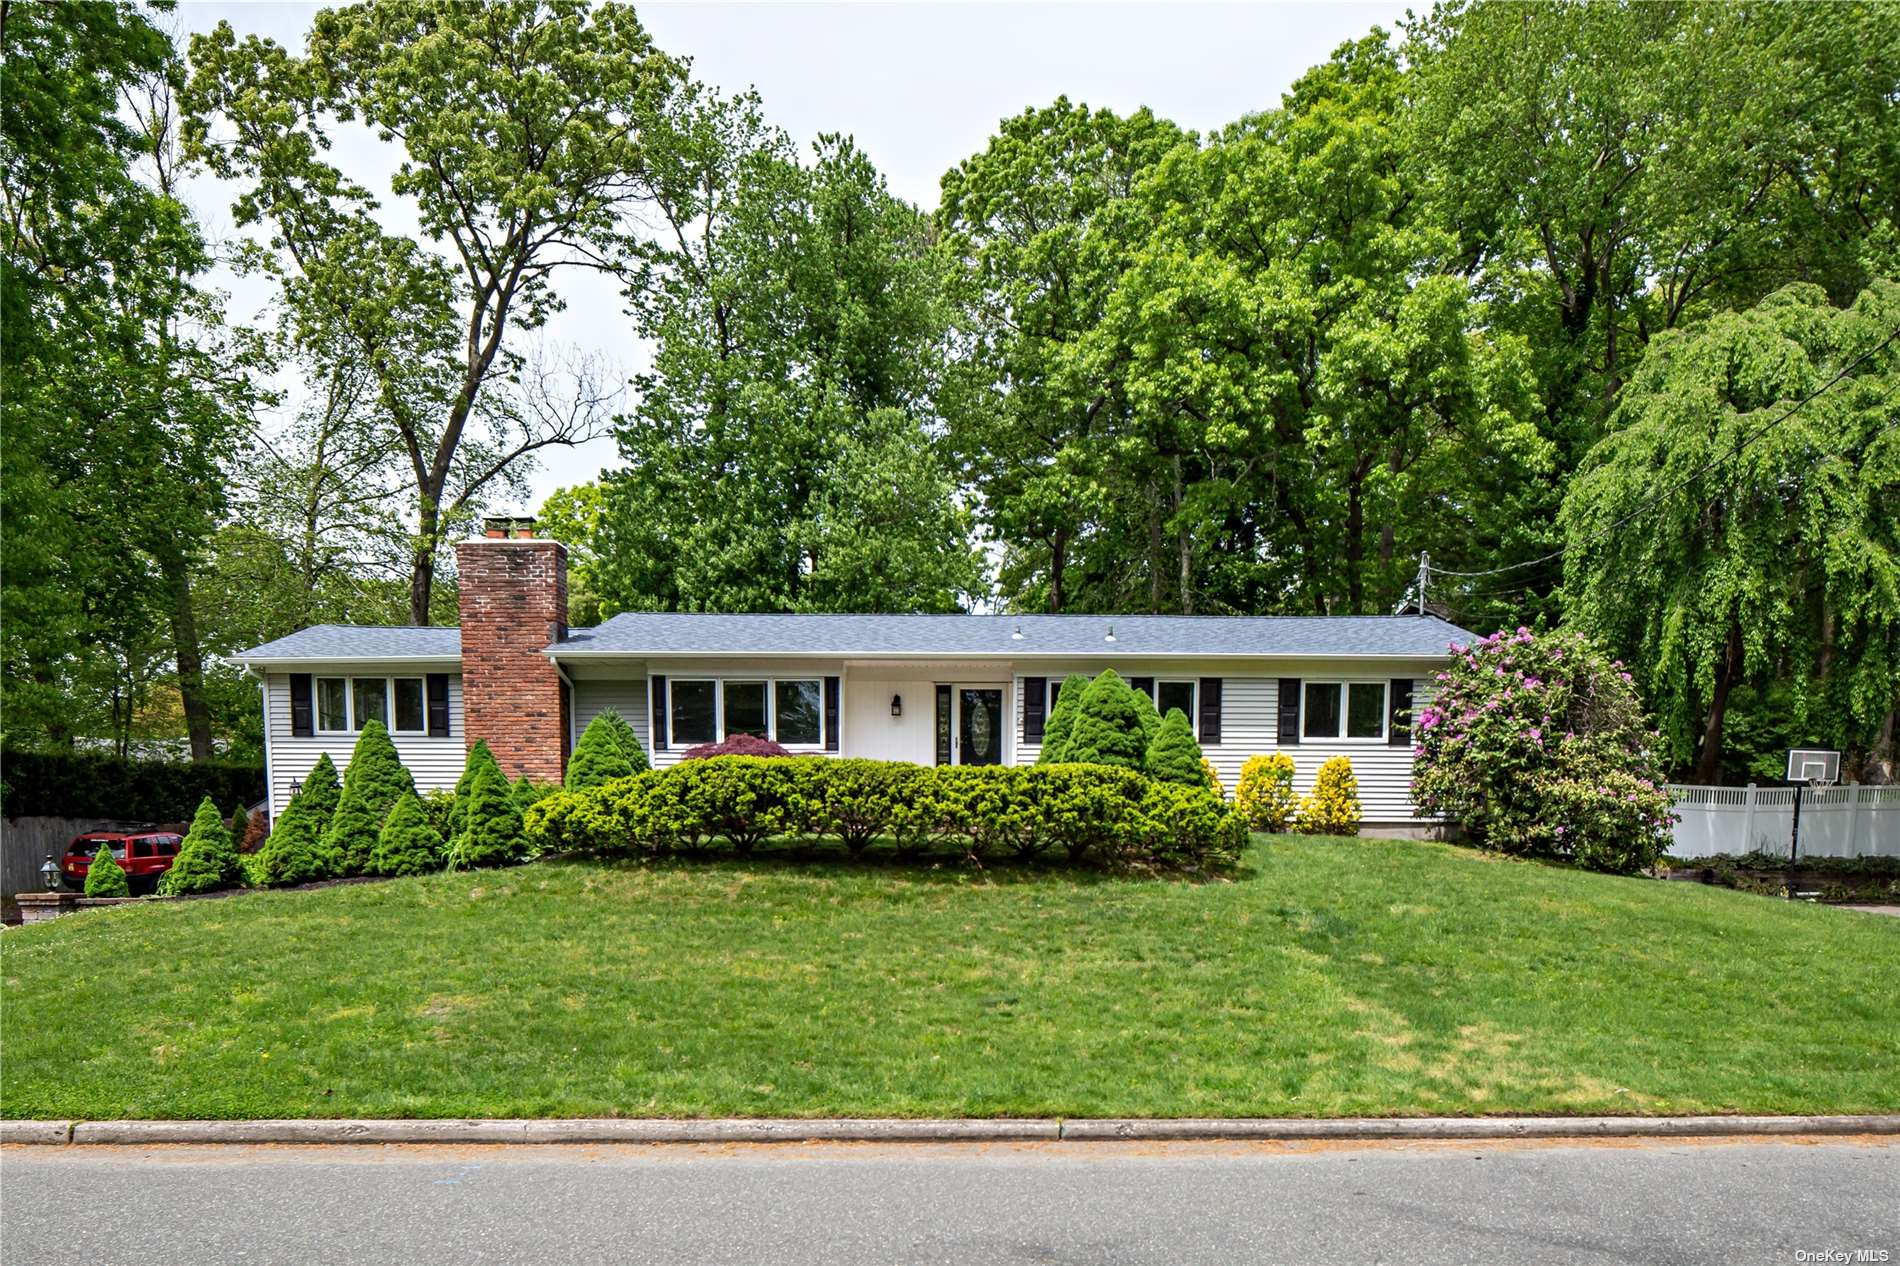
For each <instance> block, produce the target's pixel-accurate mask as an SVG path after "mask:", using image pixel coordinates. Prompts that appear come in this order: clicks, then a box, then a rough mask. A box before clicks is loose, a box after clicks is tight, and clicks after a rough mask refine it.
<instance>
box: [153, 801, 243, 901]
mask: <svg viewBox="0 0 1900 1266" xmlns="http://www.w3.org/2000/svg"><path fill="white" fill-rule="evenodd" d="M243 879H244V865H243V863H242V861H240V860H239V857H238V850H237V841H236V840H234V839H232V838H231V832H230V830H229V828H227V827H226V826H225V824H224V819H223V818H221V817H219V816H218V805H217V802H216V801H214V800H212V798H211V797H210V796H206V797H205V798H204V799H203V800H202V801H200V802H199V805H198V812H197V815H196V816H195V817H193V818H192V820H191V830H189V831H187V832H186V833H185V842H184V843H183V844H182V845H180V846H179V849H178V856H177V857H175V858H173V859H172V864H171V867H170V869H168V870H166V872H165V873H164V874H163V875H161V876H159V880H158V891H159V894H160V895H161V896H168V897H170V896H178V895H181V894H183V893H188V892H214V891H216V890H217V889H219V888H229V887H232V886H234V885H236V884H238V883H241V882H242V881H243Z"/></svg>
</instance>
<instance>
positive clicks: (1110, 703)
mask: <svg viewBox="0 0 1900 1266" xmlns="http://www.w3.org/2000/svg"><path fill="white" fill-rule="evenodd" d="M1148 706H1149V708H1150V710H1152V709H1153V707H1154V705H1153V704H1152V703H1151V704H1149V705H1148ZM1147 752H1148V738H1147V721H1146V718H1145V717H1144V716H1143V714H1142V710H1141V696H1140V695H1139V694H1138V693H1136V691H1135V690H1133V689H1132V688H1131V687H1130V686H1129V685H1128V683H1127V682H1125V681H1123V680H1122V679H1121V677H1119V676H1118V675H1117V674H1116V672H1115V670H1114V669H1112V668H1105V669H1103V670H1102V674H1101V676H1099V677H1097V678H1096V679H1095V680H1094V681H1092V682H1090V683H1089V688H1088V689H1087V690H1085V691H1083V692H1082V700H1081V703H1080V704H1079V705H1078V706H1077V708H1076V710H1075V720H1074V721H1073V722H1071V723H1070V729H1069V742H1068V746H1067V749H1066V750H1065V751H1064V752H1063V757H1062V758H1063V761H1064V762H1065V763H1074V764H1080V765H1115V766H1119V767H1120V768H1122V769H1134V770H1139V769H1140V768H1141V765H1142V758H1143V757H1144V756H1146V755H1147Z"/></svg>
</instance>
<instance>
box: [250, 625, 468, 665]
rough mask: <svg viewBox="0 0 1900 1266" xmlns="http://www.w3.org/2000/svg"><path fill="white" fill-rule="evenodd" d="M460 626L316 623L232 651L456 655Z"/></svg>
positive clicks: (271, 655) (297, 655) (257, 655)
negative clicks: (270, 639)
mask: <svg viewBox="0 0 1900 1266" xmlns="http://www.w3.org/2000/svg"><path fill="white" fill-rule="evenodd" d="M461 654H462V630H460V629H458V628H441V627H431V628H421V627H417V626H416V625H401V626H394V627H392V626H388V625H373V624H371V625H365V624H317V625H312V626H311V627H310V628H307V629H298V630H297V631H296V632H295V633H292V634H290V635H288V636H286V637H280V638H278V639H277V640H276V641H274V642H266V643H264V644H263V645H262V646H253V647H252V648H251V649H250V650H248V651H243V652H241V653H239V654H238V655H236V656H235V657H234V658H236V659H237V660H238V661H239V662H241V663H242V662H247V661H250V660H265V659H459V658H460V657H461Z"/></svg>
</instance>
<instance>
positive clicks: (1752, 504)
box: [1561, 282, 1900, 782]
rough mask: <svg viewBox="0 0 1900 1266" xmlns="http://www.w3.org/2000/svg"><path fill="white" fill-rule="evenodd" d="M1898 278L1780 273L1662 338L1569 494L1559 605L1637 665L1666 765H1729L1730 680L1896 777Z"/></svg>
mask: <svg viewBox="0 0 1900 1266" xmlns="http://www.w3.org/2000/svg"><path fill="white" fill-rule="evenodd" d="M1896 335H1900V284H1896V283H1894V282H1881V283H1877V284H1876V285H1874V286H1872V287H1871V288H1869V289H1868V290H1866V291H1865V292H1863V293H1862V294H1861V295H1860V297H1859V298H1858V299H1857V300H1856V301H1855V302H1854V303H1853V305H1852V306H1851V307H1847V308H1835V307H1832V306H1830V305H1829V303H1828V301H1827V296H1826V294H1825V292H1823V291H1822V290H1821V289H1820V288H1819V287H1817V286H1813V285H1807V284H1799V285H1794V286H1789V287H1787V288H1786V289H1783V290H1781V291H1778V292H1776V293H1775V294H1772V295H1770V296H1769V297H1768V298H1766V299H1764V300H1763V301H1762V302H1761V303H1759V304H1757V305H1756V306H1755V307H1753V308H1752V309H1750V310H1748V311H1746V312H1737V313H1730V314H1725V315H1722V316H1718V317H1716V318H1714V319H1713V320H1711V321H1710V322H1709V323H1708V324H1707V325H1706V326H1703V327H1701V328H1699V329H1697V330H1695V331H1693V332H1689V333H1684V334H1678V335H1673V336H1669V337H1659V338H1658V339H1656V340H1655V341H1654V342H1653V343H1652V344H1651V346H1650V351H1649V355H1648V357H1647V359H1646V360H1645V361H1644V363H1643V365H1642V366H1641V367H1640V368H1639V369H1638V371H1637V373H1636V375H1635V377H1634V378H1633V379H1632V380H1631V382H1630V384H1629V386H1628V387H1627V388H1625V390H1624V393H1623V395H1622V397H1621V400H1620V403H1619V405H1618V407H1617V411H1616V414H1615V416H1614V418H1613V427H1612V430H1611V433H1610V434H1609V435H1608V436H1607V437H1606V438H1605V439H1604V440H1603V441H1601V442H1600V443H1599V444H1597V445H1596V447H1595V448H1593V449H1592V450H1591V452H1590V454H1589V456H1588V458H1587V459H1586V460H1585V462H1584V464H1583V468H1582V470H1581V471H1580V472H1579V474H1578V476H1577V478H1576V480H1575V482H1574V483H1573V484H1572V486H1571V489H1570V492H1569V494H1568V495H1567V496H1566V498H1565V501H1564V508H1563V514H1562V518H1561V523H1562V527H1563V530H1564V537H1565V540H1566V542H1567V544H1568V551H1567V555H1566V564H1565V583H1564V591H1565V605H1566V614H1567V615H1568V617H1569V618H1570V619H1571V620H1572V621H1574V622H1575V623H1577V624H1578V625H1580V626H1581V627H1582V628H1583V629H1585V630H1586V631H1588V632H1591V633H1593V634H1595V635H1597V636H1599V637H1600V638H1602V639H1603V640H1604V641H1605V642H1607V643H1608V644H1609V645H1611V646H1613V647H1615V648H1616V649H1617V650H1618V652H1619V653H1621V654H1622V655H1623V656H1624V658H1625V659H1626V660H1628V661H1629V662H1631V663H1632V664H1633V665H1635V666H1636V667H1635V668H1634V670H1633V671H1634V672H1635V673H1637V674H1639V676H1640V681H1641V685H1642V687H1643V689H1644V692H1645V693H1646V694H1647V696H1648V697H1649V700H1650V702H1651V705H1652V706H1653V707H1654V708H1655V710H1656V712H1657V720H1658V721H1659V723H1660V727H1661V729H1662V732H1663V736H1664V739H1665V741H1666V742H1667V744H1668V747H1669V760H1670V763H1671V764H1673V765H1675V766H1677V767H1688V768H1690V769H1691V771H1692V777H1693V778H1694V779H1695V780H1696V781H1698V782H1714V781H1717V780H1718V778H1719V777H1720V775H1721V772H1722V768H1723V734H1724V726H1725V723H1726V721H1727V719H1728V713H1729V709H1730V705H1731V700H1732V698H1733V697H1734V695H1735V692H1736V690H1737V688H1738V687H1741V686H1743V685H1744V684H1751V685H1753V686H1756V687H1764V686H1766V685H1767V684H1769V683H1775V682H1782V683H1786V684H1787V687H1788V690H1787V696H1786V697H1787V701H1788V702H1787V706H1788V708H1789V711H1790V723H1791V724H1792V725H1793V726H1794V727H1795V732H1796V734H1797V735H1798V736H1799V737H1801V738H1802V739H1804V740H1805V741H1807V742H1812V743H1822V744H1826V745H1828V746H1837V747H1841V748H1845V749H1848V750H1850V751H1851V752H1853V753H1855V755H1856V758H1857V759H1858V761H1860V762H1861V763H1862V764H1863V765H1864V766H1865V767H1867V770H1868V772H1869V773H1870V774H1872V775H1874V776H1877V777H1878V778H1879V779H1880V780H1882V781H1884V780H1885V779H1886V778H1888V777H1891V770H1892V766H1893V760H1894V713H1895V709H1896V707H1897V706H1900V684H1897V683H1900V513H1896V507H1900V426H1897V425H1896V415H1895V411H1894V402H1895V401H1896V400H1900V337H1896Z"/></svg>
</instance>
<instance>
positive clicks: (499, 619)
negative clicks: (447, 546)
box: [455, 519, 568, 782]
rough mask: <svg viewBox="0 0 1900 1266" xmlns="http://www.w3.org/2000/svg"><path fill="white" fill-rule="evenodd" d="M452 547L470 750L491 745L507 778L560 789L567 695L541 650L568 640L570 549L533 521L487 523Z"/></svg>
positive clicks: (491, 520)
mask: <svg viewBox="0 0 1900 1266" xmlns="http://www.w3.org/2000/svg"><path fill="white" fill-rule="evenodd" d="M482 526H483V532H482V535H481V536H480V537H478V538H476V539H474V540H470V541H463V542H462V543H461V544H459V545H457V546H456V547H455V562H456V567H457V569H458V570H459V571H460V573H461V616H462V716H463V730H464V732H465V734H466V736H467V738H466V741H467V743H468V744H469V745H470V746H471V747H472V746H473V745H474V743H475V740H476V739H486V740H488V746H489V748H490V749H491V750H492V751H493V752H494V753H495V758H496V759H497V760H499V761H500V762H501V767H502V769H503V770H504V771H505V772H506V773H507V774H508V776H509V777H510V778H518V777H520V776H521V775H522V774H526V775H528V777H530V778H532V779H534V780H535V781H536V782H559V781H560V780H561V778H562V775H563V774H564V773H565V771H566V769H567V732H568V719H567V707H568V699H567V692H566V690H565V689H564V688H563V686H562V682H561V674H560V672H559V670H557V669H556V668H555V667H554V662H553V661H552V660H550V659H549V658H548V657H547V656H546V655H543V654H542V653H541V652H542V650H543V649H544V648H545V647H546V646H547V645H548V643H550V642H558V641H560V640H561V639H562V638H564V637H566V636H567V547H566V546H564V545H562V544H561V543H560V542H559V541H549V540H542V539H539V538H537V537H536V536H535V535H534V520H533V519H487V520H485V521H484V522H483V525H482Z"/></svg>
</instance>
